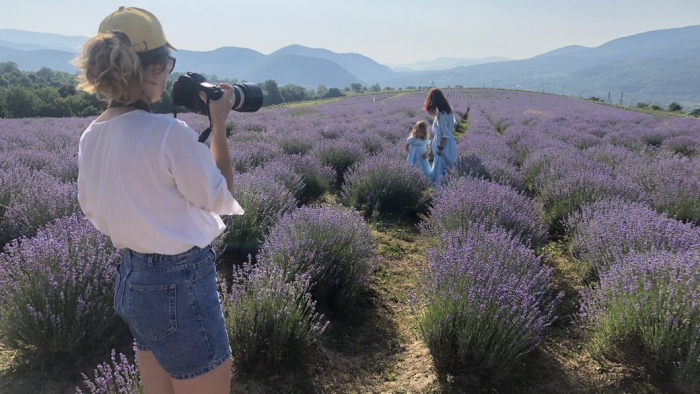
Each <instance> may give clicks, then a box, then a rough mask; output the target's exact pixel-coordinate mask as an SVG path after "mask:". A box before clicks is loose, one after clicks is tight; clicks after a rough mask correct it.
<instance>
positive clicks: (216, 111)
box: [199, 83, 234, 131]
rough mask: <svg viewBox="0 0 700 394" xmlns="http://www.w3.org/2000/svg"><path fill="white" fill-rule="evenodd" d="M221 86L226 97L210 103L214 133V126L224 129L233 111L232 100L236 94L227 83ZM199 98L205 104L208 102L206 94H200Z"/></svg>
mask: <svg viewBox="0 0 700 394" xmlns="http://www.w3.org/2000/svg"><path fill="white" fill-rule="evenodd" d="M219 86H221V89H222V90H223V91H224V95H223V96H222V97H221V98H220V99H218V100H212V101H210V102H209V114H210V115H211V123H212V131H213V129H214V128H215V127H214V126H219V127H222V128H224V126H225V125H226V119H227V118H228V114H229V112H230V111H231V107H233V101H232V100H231V98H232V97H233V92H234V91H233V86H231V85H229V84H227V83H221V84H219ZM199 97H200V98H201V99H202V100H204V102H206V101H207V95H206V94H205V93H204V92H199ZM216 128H218V127H216Z"/></svg>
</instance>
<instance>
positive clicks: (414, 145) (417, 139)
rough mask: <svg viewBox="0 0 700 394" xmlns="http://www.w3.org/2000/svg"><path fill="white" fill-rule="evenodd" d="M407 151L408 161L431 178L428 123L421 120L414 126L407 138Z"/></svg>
mask: <svg viewBox="0 0 700 394" xmlns="http://www.w3.org/2000/svg"><path fill="white" fill-rule="evenodd" d="M406 152H408V157H407V158H406V162H407V163H408V164H410V165H414V166H416V167H418V168H420V169H421V170H423V173H424V174H425V176H427V177H428V178H430V177H431V176H432V171H431V169H430V164H429V163H428V153H429V152H430V136H429V135H428V124H427V123H425V122H423V121H422V120H419V121H418V122H416V124H415V125H414V126H413V129H412V130H411V134H409V136H408V138H406Z"/></svg>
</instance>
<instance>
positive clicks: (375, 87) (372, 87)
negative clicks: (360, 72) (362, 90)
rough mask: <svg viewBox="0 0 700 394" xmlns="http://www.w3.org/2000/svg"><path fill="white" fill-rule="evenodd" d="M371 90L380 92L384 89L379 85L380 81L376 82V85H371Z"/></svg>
mask: <svg viewBox="0 0 700 394" xmlns="http://www.w3.org/2000/svg"><path fill="white" fill-rule="evenodd" d="M369 90H370V91H371V92H379V91H381V90H382V87H381V86H379V84H378V83H375V84H374V85H372V86H370V88H369Z"/></svg>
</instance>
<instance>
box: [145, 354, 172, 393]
mask: <svg viewBox="0 0 700 394" xmlns="http://www.w3.org/2000/svg"><path fill="white" fill-rule="evenodd" d="M137 364H138V368H139V374H140V375H141V384H142V385H143V392H144V394H175V391H174V390H173V386H172V384H171V383H170V380H171V379H172V378H171V377H170V375H169V374H168V373H167V372H165V370H164V369H163V367H161V366H160V364H158V361H156V358H155V357H153V352H151V351H145V350H137Z"/></svg>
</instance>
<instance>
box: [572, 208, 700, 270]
mask: <svg viewBox="0 0 700 394" xmlns="http://www.w3.org/2000/svg"><path fill="white" fill-rule="evenodd" d="M565 228H566V232H567V234H569V236H570V238H571V251H572V254H573V256H574V258H576V259H577V260H578V261H580V262H581V263H582V264H583V266H584V270H583V274H584V276H586V277H594V278H595V277H597V276H598V273H599V272H601V271H606V270H607V269H609V268H610V267H612V266H613V265H614V264H615V263H616V262H619V261H620V260H622V258H623V257H624V256H625V255H627V254H630V253H633V252H636V253H643V252H648V251H652V250H666V251H671V252H678V251H684V250H689V249H692V248H697V249H700V228H698V227H696V226H693V225H691V224H686V223H682V222H679V221H677V220H675V219H669V218H668V217H667V216H665V215H662V214H659V213H657V212H655V211H654V210H652V209H651V208H649V207H648V206H646V205H645V204H642V203H630V202H627V201H624V200H620V199H606V200H602V201H597V202H595V203H593V204H589V205H585V206H584V207H583V208H582V209H581V211H580V212H577V213H575V214H573V215H571V216H570V217H569V218H567V220H566V224H565Z"/></svg>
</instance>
